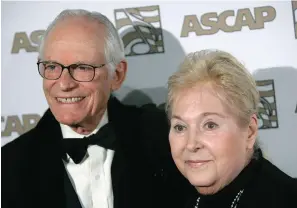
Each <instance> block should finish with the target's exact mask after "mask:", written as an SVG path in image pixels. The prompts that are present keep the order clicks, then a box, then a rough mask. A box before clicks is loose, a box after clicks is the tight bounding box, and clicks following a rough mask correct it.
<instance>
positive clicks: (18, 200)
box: [1, 98, 195, 208]
mask: <svg viewBox="0 0 297 208" xmlns="http://www.w3.org/2000/svg"><path fill="white" fill-rule="evenodd" d="M108 117H109V122H111V123H112V124H113V126H114V129H115V132H116V139H117V141H116V149H115V155H114V159H113V162H112V167H111V175H112V185H113V192H114V208H139V207H142V208H155V207H156V208H158V207H160V208H161V207H162V208H164V207H170V208H174V207H176V208H180V207H181V206H182V205H183V203H184V200H185V198H186V197H188V196H189V195H190V194H194V193H195V190H194V188H193V187H192V186H191V185H190V184H189V183H188V182H187V180H186V179H185V178H183V176H181V175H180V174H179V172H178V171H177V169H176V167H175V165H174V163H173V160H172V158H171V155H170V149H169V143H168V122H167V118H166V115H165V113H164V112H163V111H160V110H158V109H157V108H155V107H154V106H151V105H148V106H147V107H142V108H137V107H134V106H125V105H123V104H121V103H120V102H119V101H118V100H116V99H115V98H111V99H110V101H109V103H108ZM61 139H62V133H61V129H60V126H59V123H58V122H57V121H56V120H55V118H54V116H53V115H52V113H51V111H50V110H48V111H47V112H46V113H45V114H44V116H43V117H42V118H41V120H40V121H39V123H38V124H37V126H36V127H35V128H34V129H32V130H31V131H29V132H27V133H25V134H23V135H21V136H20V137H18V138H17V139H15V140H14V141H12V142H11V143H9V144H7V145H5V146H4V147H2V174H1V175H2V190H1V192H2V200H1V201H2V207H3V208H20V207H24V208H33V207H40V208H47V207H50V208H59V207H61V208H66V207H71V208H74V207H80V203H79V201H78V197H77V195H76V193H75V192H74V190H72V192H71V191H70V192H71V193H69V192H68V191H65V186H67V184H68V185H69V181H67V180H69V179H67V180H66V181H65V177H64V176H65V174H66V170H65V168H64V164H63V162H62V159H61V155H60V153H59V151H57V145H58V143H59V141H60V140H61ZM66 178H68V177H66ZM68 190H69V189H68ZM69 194H70V195H72V196H71V197H72V200H71V202H69V200H68V201H67V200H66V198H67V197H69ZM68 199H69V198H68Z"/></svg>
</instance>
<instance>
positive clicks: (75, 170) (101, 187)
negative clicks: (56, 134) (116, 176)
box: [60, 111, 114, 208]
mask: <svg viewBox="0 0 297 208" xmlns="http://www.w3.org/2000/svg"><path fill="white" fill-rule="evenodd" d="M107 122H108V118H107V111H106V112H105V113H104V116H103V117H102V119H101V122H100V123H99V125H98V126H97V128H96V129H95V130H94V131H93V132H92V133H91V134H94V133H96V132H97V131H98V130H99V129H100V128H101V127H102V126H103V125H105V124H106V123H107ZM60 126H61V130H62V135H63V138H64V139H67V138H83V137H85V136H88V135H81V134H78V133H76V132H75V131H73V130H72V129H71V128H70V127H69V126H66V125H63V124H60ZM87 151H88V156H86V157H85V158H84V159H83V161H82V162H81V163H80V164H75V163H74V162H73V160H72V159H71V158H70V157H69V156H68V158H69V162H65V161H63V162H64V165H65V167H66V170H67V172H68V176H69V178H70V180H71V182H72V185H73V187H74V189H75V190H76V193H77V195H78V198H79V200H80V202H81V205H82V207H83V208H113V190H112V182H111V163H112V159H113V156H114V151H113V150H109V149H105V148H103V147H100V146H97V145H92V146H89V148H88V150H87Z"/></svg>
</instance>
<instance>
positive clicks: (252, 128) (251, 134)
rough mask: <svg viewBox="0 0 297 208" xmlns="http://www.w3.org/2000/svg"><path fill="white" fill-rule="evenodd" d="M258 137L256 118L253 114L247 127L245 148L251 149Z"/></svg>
mask: <svg viewBox="0 0 297 208" xmlns="http://www.w3.org/2000/svg"><path fill="white" fill-rule="evenodd" d="M257 136H258V118H257V115H256V114H255V113H254V114H253V115H252V116H251V119H250V124H249V127H248V138H247V148H248V149H252V148H253V146H254V144H255V142H256V139H257Z"/></svg>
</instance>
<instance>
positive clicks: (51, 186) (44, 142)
mask: <svg viewBox="0 0 297 208" xmlns="http://www.w3.org/2000/svg"><path fill="white" fill-rule="evenodd" d="M36 129H37V132H38V133H37V134H38V135H37V137H38V139H39V153H40V154H39V156H40V157H39V158H37V160H38V165H39V168H38V171H39V174H38V175H39V176H40V178H39V179H38V180H39V186H40V187H39V190H40V198H39V199H37V200H40V202H41V204H42V207H51V208H52V207H55V208H56V207H63V208H65V207H67V206H66V195H65V188H64V186H65V183H66V184H67V183H71V182H70V180H69V178H67V177H65V175H66V176H67V172H66V169H65V167H64V164H63V161H62V159H61V158H62V157H61V150H60V149H59V147H60V145H59V142H60V140H61V139H62V133H61V129H60V125H59V123H58V122H57V121H56V120H55V118H54V116H53V114H52V113H51V112H50V110H48V111H47V112H46V113H45V115H44V116H43V117H42V119H41V120H40V122H39V123H38V125H37V127H36ZM65 179H66V181H65ZM67 179H68V180H67ZM69 185H70V186H69ZM68 187H72V185H71V184H68ZM72 189H73V188H72ZM69 190H70V189H69ZM72 191H74V189H73V190H72ZM74 194H75V195H76V193H75V191H74ZM76 197H77V195H76ZM75 201H76V200H75ZM77 201H78V198H77ZM79 205H80V204H79Z"/></svg>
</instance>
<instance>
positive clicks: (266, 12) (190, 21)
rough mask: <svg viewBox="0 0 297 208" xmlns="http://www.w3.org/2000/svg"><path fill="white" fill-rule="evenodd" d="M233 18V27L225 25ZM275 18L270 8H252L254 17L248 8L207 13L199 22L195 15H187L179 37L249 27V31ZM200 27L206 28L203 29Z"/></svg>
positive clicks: (259, 27)
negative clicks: (228, 19)
mask: <svg viewBox="0 0 297 208" xmlns="http://www.w3.org/2000/svg"><path fill="white" fill-rule="evenodd" d="M229 17H235V23H234V25H232V26H231V25H229V24H227V22H228V21H227V18H229ZM275 17H276V11H275V9H274V8H273V7H272V6H264V7H256V8H254V16H253V14H252V11H251V10H250V9H248V8H245V9H239V10H237V11H234V10H227V11H224V12H222V13H221V14H218V13H216V12H209V13H205V14H203V15H201V18H200V21H199V20H198V19H199V18H198V17H197V16H196V15H187V16H185V17H184V22H183V26H182V30H181V37H188V36H189V33H193V32H194V33H195V34H196V36H201V35H212V34H215V33H217V32H218V31H219V30H221V31H223V32H237V31H241V30H242V27H249V29H250V30H258V29H263V28H264V23H266V22H271V21H273V20H274V19H275ZM202 26H204V27H207V29H204V28H203V27H202Z"/></svg>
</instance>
